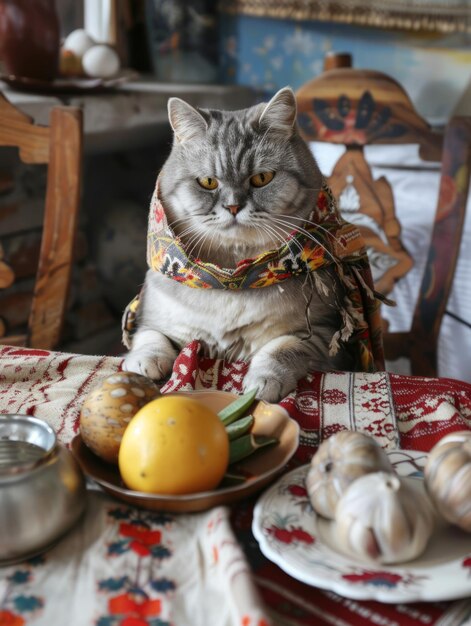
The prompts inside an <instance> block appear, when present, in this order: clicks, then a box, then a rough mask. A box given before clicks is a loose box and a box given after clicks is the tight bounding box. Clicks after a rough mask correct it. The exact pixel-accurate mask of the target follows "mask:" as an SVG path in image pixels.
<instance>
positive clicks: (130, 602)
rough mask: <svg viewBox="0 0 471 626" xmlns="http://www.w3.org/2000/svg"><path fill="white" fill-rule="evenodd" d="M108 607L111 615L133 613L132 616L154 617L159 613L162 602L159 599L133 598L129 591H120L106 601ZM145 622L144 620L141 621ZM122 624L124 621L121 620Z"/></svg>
mask: <svg viewBox="0 0 471 626" xmlns="http://www.w3.org/2000/svg"><path fill="white" fill-rule="evenodd" d="M108 609H109V612H110V613H111V614H112V615H122V614H125V613H134V615H132V616H130V617H132V618H134V619H135V618H142V617H154V616H155V615H160V612H161V610H162V603H161V601H160V600H145V599H138V600H136V599H134V597H133V595H132V594H131V593H122V594H121V595H119V596H115V597H114V598H111V599H110V600H109V602H108ZM143 623H144V624H146V622H145V621H144V622H143ZM121 624H122V625H123V624H124V622H121Z"/></svg>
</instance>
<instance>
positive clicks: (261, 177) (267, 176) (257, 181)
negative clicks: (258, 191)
mask: <svg viewBox="0 0 471 626" xmlns="http://www.w3.org/2000/svg"><path fill="white" fill-rule="evenodd" d="M274 176H275V172H260V173H259V174H255V175H254V176H252V177H251V179H250V184H251V185H253V186H254V187H265V185H268V183H269V182H271V181H272V180H273V177H274Z"/></svg>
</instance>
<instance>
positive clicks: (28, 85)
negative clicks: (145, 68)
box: [0, 70, 138, 94]
mask: <svg viewBox="0 0 471 626" xmlns="http://www.w3.org/2000/svg"><path fill="white" fill-rule="evenodd" d="M137 76H138V74H137V73H136V72H133V71H130V70H122V71H121V72H120V73H119V74H117V75H116V76H113V77H112V78H81V77H76V78H56V79H54V80H49V81H48V80H39V79H37V78H27V77H26V76H16V75H13V74H0V80H2V81H3V82H4V83H6V84H7V85H9V86H10V87H12V88H13V89H16V90H17V91H25V92H28V93H42V94H55V93H57V94H80V93H102V92H105V91H110V90H112V89H115V88H116V87H119V86H120V85H122V84H123V83H126V82H128V81H130V80H134V79H135V78H137Z"/></svg>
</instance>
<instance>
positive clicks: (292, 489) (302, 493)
mask: <svg viewBox="0 0 471 626" xmlns="http://www.w3.org/2000/svg"><path fill="white" fill-rule="evenodd" d="M288 491H289V493H290V494H291V495H292V496H296V497H297V498H305V497H306V496H307V491H306V488H305V487H302V486H301V485H289V486H288Z"/></svg>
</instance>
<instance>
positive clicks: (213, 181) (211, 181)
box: [196, 176, 219, 191]
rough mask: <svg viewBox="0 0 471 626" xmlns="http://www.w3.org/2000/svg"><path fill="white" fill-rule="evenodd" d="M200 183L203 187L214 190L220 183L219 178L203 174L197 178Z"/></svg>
mask: <svg viewBox="0 0 471 626" xmlns="http://www.w3.org/2000/svg"><path fill="white" fill-rule="evenodd" d="M196 180H197V181H198V184H199V185H200V186H201V187H203V189H209V190H210V191H212V190H213V189H216V188H217V186H218V185H219V183H218V180H217V178H213V177H212V176H203V177H202V178H197V179H196Z"/></svg>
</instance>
